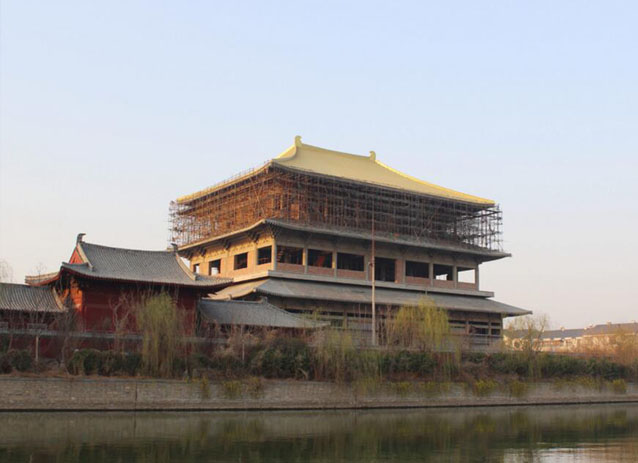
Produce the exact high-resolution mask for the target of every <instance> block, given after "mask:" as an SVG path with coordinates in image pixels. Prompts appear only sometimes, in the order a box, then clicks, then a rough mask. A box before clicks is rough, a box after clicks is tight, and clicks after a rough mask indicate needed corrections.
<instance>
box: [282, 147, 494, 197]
mask: <svg viewBox="0 0 638 463" xmlns="http://www.w3.org/2000/svg"><path fill="white" fill-rule="evenodd" d="M273 163H275V164H279V165H281V166H284V167H288V168H291V169H294V170H301V171H307V172H313V173H316V174H321V175H329V176H332V177H341V178H344V179H348V180H354V181H357V182H364V183H371V184H374V185H382V186H388V187H391V188H397V189H400V190H408V191H413V192H416V193H422V194H426V195H430V196H437V197H442V198H448V199H452V200H457V201H464V202H470V203H475V204H484V205H493V204H494V201H492V200H490V199H484V198H479V197H478V196H472V195H469V194H466V193H461V192H459V191H455V190H451V189H449V188H444V187H441V186H438V185H435V184H433V183H428V182H424V181H423V180H419V179H418V178H415V177H412V176H411V175H408V174H404V173H403V172H400V171H398V170H396V169H393V168H392V167H390V166H387V165H385V164H384V163H382V162H381V161H378V160H377V159H376V155H375V153H374V151H371V152H370V156H358V155H355V154H347V153H341V152H339V151H332V150H327V149H325V148H319V147H317V146H312V145H306V144H305V143H302V142H301V138H300V137H296V138H295V144H294V145H293V146H291V147H290V148H288V149H287V150H286V151H284V152H283V153H281V154H280V155H279V156H277V157H276V158H275V159H274V160H273Z"/></svg>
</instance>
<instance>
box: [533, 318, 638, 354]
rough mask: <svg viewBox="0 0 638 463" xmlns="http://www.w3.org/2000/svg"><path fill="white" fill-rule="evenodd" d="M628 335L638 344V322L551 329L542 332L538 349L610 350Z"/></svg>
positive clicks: (551, 350)
mask: <svg viewBox="0 0 638 463" xmlns="http://www.w3.org/2000/svg"><path fill="white" fill-rule="evenodd" d="M628 336H631V337H633V338H634V339H635V340H636V341H635V342H636V344H637V345H638V323H636V322H634V323H606V324H604V325H592V326H588V327H587V328H576V329H560V330H551V331H545V332H544V333H542V335H541V337H540V349H541V350H543V351H545V352H585V353H586V352H602V353H604V352H605V351H610V352H611V351H613V350H615V349H616V347H617V346H618V343H619V342H622V341H623V338H625V337H628Z"/></svg>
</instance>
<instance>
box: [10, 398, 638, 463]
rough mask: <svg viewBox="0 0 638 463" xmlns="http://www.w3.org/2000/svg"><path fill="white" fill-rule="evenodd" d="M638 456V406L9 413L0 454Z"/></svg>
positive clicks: (63, 458) (31, 457) (266, 458)
mask: <svg viewBox="0 0 638 463" xmlns="http://www.w3.org/2000/svg"><path fill="white" fill-rule="evenodd" d="M409 460H418V461H423V460H427V461H489V462H506V461H507V462H511V461H514V462H535V461H556V462H562V461H570V462H572V461H638V405H616V406H567V407H536V408H521V407H518V408H489V409H488V408H483V409H469V410H468V409H466V410H457V409H454V410H451V409H447V410H401V411H396V410H395V411H359V412H356V411H332V412H264V413H259V412H232V413H231V412H228V413H226V412H217V413H138V414H133V413H99V414H98V413H20V414H18V413H5V414H0V461H16V462H17V461H20V462H22V461H32V462H40V461H41V462H45V461H46V462H49V461H58V462H80V461H82V462H85V461H98V462H100V461H109V462H112V461H121V462H125V461H126V462H128V461H132V462H165V461H166V462H168V461H171V462H174V461H177V462H180V461H184V462H185V461H195V462H200V461H234V462H236V461H255V462H257V461H258V462H270V461H303V462H308V461H311V462H312V461H366V462H367V461H409Z"/></svg>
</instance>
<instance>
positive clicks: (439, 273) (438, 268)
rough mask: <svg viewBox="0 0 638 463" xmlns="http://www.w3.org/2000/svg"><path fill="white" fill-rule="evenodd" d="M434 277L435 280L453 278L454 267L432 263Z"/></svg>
mask: <svg viewBox="0 0 638 463" xmlns="http://www.w3.org/2000/svg"><path fill="white" fill-rule="evenodd" d="M434 277H435V278H436V279H437V280H448V281H452V280H454V267H452V266H451V265H442V264H434Z"/></svg>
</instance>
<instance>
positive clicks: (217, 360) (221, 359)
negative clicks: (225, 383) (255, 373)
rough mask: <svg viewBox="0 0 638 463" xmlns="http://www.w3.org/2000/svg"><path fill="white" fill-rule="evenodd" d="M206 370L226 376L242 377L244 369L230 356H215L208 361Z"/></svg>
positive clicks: (241, 364)
mask: <svg viewBox="0 0 638 463" xmlns="http://www.w3.org/2000/svg"><path fill="white" fill-rule="evenodd" d="M208 368H210V369H212V370H216V371H219V372H220V373H223V374H224V375H226V376H238V375H243V374H244V372H245V367H244V365H243V363H242V362H241V360H240V359H238V358H237V357H235V356H234V355H232V354H217V355H214V356H213V357H211V358H210V359H209V360H208Z"/></svg>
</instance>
